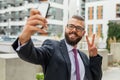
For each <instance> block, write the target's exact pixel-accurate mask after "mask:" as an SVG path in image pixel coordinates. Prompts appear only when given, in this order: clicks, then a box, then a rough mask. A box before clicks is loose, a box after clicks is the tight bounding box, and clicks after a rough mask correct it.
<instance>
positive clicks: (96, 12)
mask: <svg viewBox="0 0 120 80" xmlns="http://www.w3.org/2000/svg"><path fill="white" fill-rule="evenodd" d="M85 8H86V10H85V16H86V17H85V22H86V23H85V24H86V25H85V26H86V32H87V33H86V34H88V35H89V37H91V36H92V34H96V39H97V41H98V42H103V43H104V44H105V43H106V39H107V30H108V28H109V27H108V25H107V24H108V22H109V20H120V1H119V0H98V1H97V0H88V2H86V6H85ZM104 47H105V46H104Z"/></svg>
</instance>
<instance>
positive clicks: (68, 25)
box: [67, 24, 84, 32]
mask: <svg viewBox="0 0 120 80" xmlns="http://www.w3.org/2000/svg"><path fill="white" fill-rule="evenodd" d="M67 28H68V29H70V30H73V29H74V28H75V29H76V31H78V32H81V31H83V30H84V28H82V27H81V26H75V25H73V24H67Z"/></svg>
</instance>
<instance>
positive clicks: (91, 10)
mask: <svg viewBox="0 0 120 80" xmlns="http://www.w3.org/2000/svg"><path fill="white" fill-rule="evenodd" d="M93 17H94V7H89V8H88V19H89V20H92V19H93Z"/></svg>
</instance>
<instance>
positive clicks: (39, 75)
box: [36, 73, 44, 80]
mask: <svg viewBox="0 0 120 80" xmlns="http://www.w3.org/2000/svg"><path fill="white" fill-rule="evenodd" d="M36 79H37V80H44V74H43V73H37V74H36Z"/></svg>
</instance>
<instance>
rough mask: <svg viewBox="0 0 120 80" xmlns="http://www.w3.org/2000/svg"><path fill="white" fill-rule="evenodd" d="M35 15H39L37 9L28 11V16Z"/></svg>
mask: <svg viewBox="0 0 120 80" xmlns="http://www.w3.org/2000/svg"><path fill="white" fill-rule="evenodd" d="M35 14H40V12H39V11H38V10H37V9H31V10H30V16H33V15H35Z"/></svg>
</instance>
